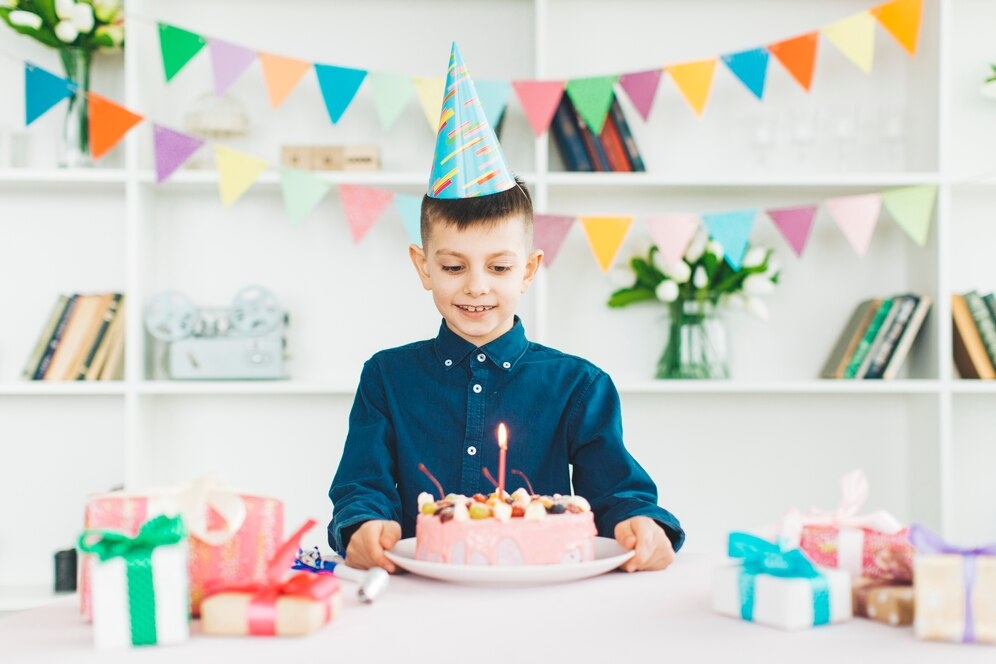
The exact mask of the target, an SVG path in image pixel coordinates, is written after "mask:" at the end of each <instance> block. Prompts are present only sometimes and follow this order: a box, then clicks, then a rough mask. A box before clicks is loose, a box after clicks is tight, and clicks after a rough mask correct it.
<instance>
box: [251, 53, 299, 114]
mask: <svg viewBox="0 0 996 664" xmlns="http://www.w3.org/2000/svg"><path fill="white" fill-rule="evenodd" d="M259 64H260V66H261V67H262V69H263V79H264V80H265V81H266V94H267V95H268V96H269V97H270V106H271V107H273V108H280V105H281V104H283V103H284V101H285V100H286V99H287V96H288V95H289V94H290V93H291V91H292V90H293V89H294V88H296V87H297V84H298V83H300V82H301V79H302V78H304V75H305V74H307V73H308V70H309V69H311V63H310V62H305V61H303V60H295V59H294V58H285V57H284V56H282V55H274V54H273V53H262V52H260V53H259Z"/></svg>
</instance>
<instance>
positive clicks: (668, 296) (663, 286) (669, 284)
mask: <svg viewBox="0 0 996 664" xmlns="http://www.w3.org/2000/svg"><path fill="white" fill-rule="evenodd" d="M654 292H655V293H656V294H657V299H658V300H660V301H661V302H674V301H675V300H677V299H678V284H676V283H674V282H673V281H671V280H670V279H665V280H664V281H662V282H660V283H659V284H657V290H656V291H654Z"/></svg>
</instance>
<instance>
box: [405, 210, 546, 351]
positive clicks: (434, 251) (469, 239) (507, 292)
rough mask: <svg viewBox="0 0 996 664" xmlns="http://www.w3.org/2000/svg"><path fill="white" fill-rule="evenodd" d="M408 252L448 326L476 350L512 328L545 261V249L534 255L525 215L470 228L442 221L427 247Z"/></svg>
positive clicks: (435, 225) (411, 249) (414, 248)
mask: <svg viewBox="0 0 996 664" xmlns="http://www.w3.org/2000/svg"><path fill="white" fill-rule="evenodd" d="M408 253H409V255H410V256H411V259H412V263H414V264H415V270H416V271H417V272H418V276H419V279H421V280H422V286H423V287H424V288H425V289H426V290H430V291H432V300H433V302H435V303H436V308H437V309H439V313H441V314H442V315H443V318H444V319H445V320H446V325H447V327H449V329H450V330H451V331H453V332H454V333H455V334H458V335H459V336H461V337H463V338H464V339H466V340H467V341H469V342H470V343H472V344H474V345H475V346H483V345H484V344H486V343H488V342H489V341H493V340H494V339H497V338H498V337H500V336H501V335H503V334H505V333H506V332H508V331H509V330H510V329H512V323H513V322H514V314H515V310H516V308H517V307H518V305H519V298H521V297H522V294H523V293H525V292H526V289H528V288H529V284H530V283H531V282H532V280H533V278H534V277H535V276H536V271H537V269H539V266H540V263H541V262H542V261H543V252H542V251H534V252H532V253H529V247H527V246H526V232H525V224H524V222H523V219H522V217H520V216H515V217H509V218H508V219H506V220H504V221H501V222H498V223H496V224H494V225H492V226H472V227H470V228H467V229H464V230H459V229H458V228H457V227H456V226H455V225H452V224H446V223H441V222H437V223H434V224H432V233H431V236H430V238H429V240H428V241H427V242H426V247H425V249H424V250H423V248H422V247H419V246H417V245H414V244H413V245H411V247H409V250H408Z"/></svg>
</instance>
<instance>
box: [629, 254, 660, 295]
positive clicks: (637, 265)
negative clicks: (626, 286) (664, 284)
mask: <svg viewBox="0 0 996 664" xmlns="http://www.w3.org/2000/svg"><path fill="white" fill-rule="evenodd" d="M630 266H631V267H632V268H633V272H635V273H636V284H635V286H642V287H643V288H649V289H651V290H653V289H654V288H657V284H659V283H660V282H661V281H662V280H663V279H664V275H663V274H661V273H660V271H659V270H657V268H655V267H653V266H652V265H651V264H649V263H648V262H647V261H645V260H644V259H642V258H639V257H634V258H633V260H632V261H630Z"/></svg>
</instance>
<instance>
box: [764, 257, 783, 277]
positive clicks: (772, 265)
mask: <svg viewBox="0 0 996 664" xmlns="http://www.w3.org/2000/svg"><path fill="white" fill-rule="evenodd" d="M781 271H782V264H781V263H779V262H778V259H777V258H775V257H774V256H772V257H771V258H769V259H768V269H767V270H765V271H764V276H766V277H767V278H768V279H771V278H772V277H773V276H775V275H776V274H778V273H779V272H781Z"/></svg>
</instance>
